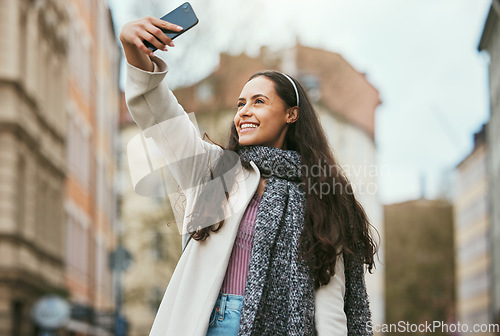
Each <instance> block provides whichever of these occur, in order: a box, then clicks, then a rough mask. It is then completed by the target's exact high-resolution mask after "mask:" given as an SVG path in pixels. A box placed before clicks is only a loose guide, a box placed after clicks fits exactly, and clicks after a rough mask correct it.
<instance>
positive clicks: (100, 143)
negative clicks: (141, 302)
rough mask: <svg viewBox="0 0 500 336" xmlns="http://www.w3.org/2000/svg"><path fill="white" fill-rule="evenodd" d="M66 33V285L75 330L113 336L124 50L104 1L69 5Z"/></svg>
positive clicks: (75, 1)
mask: <svg viewBox="0 0 500 336" xmlns="http://www.w3.org/2000/svg"><path fill="white" fill-rule="evenodd" d="M65 10H66V11H67V13H68V14H67V15H68V17H69V18H70V19H69V20H68V22H67V28H66V30H67V34H68V50H67V55H68V81H67V95H66V97H67V98H66V102H65V104H66V105H65V108H66V111H65V112H66V113H67V123H66V124H67V130H68V132H67V151H66V153H67V158H66V159H67V179H66V199H65V203H64V209H65V215H66V216H65V218H66V277H65V280H66V286H67V288H68V290H69V292H70V301H71V303H72V307H73V310H72V312H73V314H72V318H71V321H70V323H69V325H68V330H70V331H71V332H72V333H74V334H75V335H76V334H78V335H94V334H96V333H99V334H100V335H111V334H112V333H114V328H115V292H114V291H115V288H114V279H113V273H112V270H111V267H110V266H111V265H110V263H109V260H110V254H111V252H112V251H113V250H114V249H115V248H116V247H117V245H116V224H117V221H116V196H115V190H114V179H115V170H116V154H115V153H116V149H117V140H118V138H117V137H118V113H119V102H120V90H119V87H118V84H119V63H120V49H119V48H118V44H117V41H116V37H115V32H114V28H113V20H112V18H111V12H110V10H109V8H108V6H107V2H106V1H105V0H99V1H92V2H90V1H84V0H73V1H67V2H65Z"/></svg>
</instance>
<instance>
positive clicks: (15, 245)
mask: <svg viewBox="0 0 500 336" xmlns="http://www.w3.org/2000/svg"><path fill="white" fill-rule="evenodd" d="M0 25H1V27H2V31H1V33H0V40H1V42H2V44H3V45H4V46H8V47H5V48H2V49H1V51H0V96H1V97H2V99H0V104H1V109H0V156H1V162H2V166H1V174H0V190H1V192H0V208H1V210H0V251H1V255H2V258H1V261H0V263H1V267H0V292H1V295H0V334H2V335H4V334H5V335H37V334H38V330H37V328H36V326H34V325H33V322H31V317H30V310H31V308H32V306H33V304H34V302H35V301H36V300H37V299H38V298H40V297H41V296H43V295H44V294H48V293H50V294H57V295H59V296H62V297H64V298H65V299H67V300H68V301H69V303H70V304H71V319H70V321H69V324H68V325H67V327H66V328H65V330H62V331H60V334H61V335H97V334H99V335H111V334H112V333H113V331H114V328H115V302H114V301H115V300H114V298H115V293H114V286H113V280H114V279H113V277H112V272H111V270H110V268H109V265H108V264H109V263H108V259H109V253H110V251H112V249H113V248H114V247H115V244H116V240H115V224H116V218H115V195H114V188H113V186H114V175H115V172H114V170H115V154H114V153H115V140H116V139H115V137H116V135H117V130H116V128H117V117H118V103H119V89H118V67H119V61H120V53H119V48H118V45H117V42H116V39H115V35H114V31H113V25H112V19H111V15H110V11H109V8H108V7H107V3H106V1H104V0H99V1H93V2H89V1H81V0H72V1H60V0H46V1H28V0H21V1H20V0H4V1H2V6H1V8H0Z"/></svg>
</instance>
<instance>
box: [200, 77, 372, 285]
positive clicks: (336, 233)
mask: <svg viewBox="0 0 500 336" xmlns="http://www.w3.org/2000/svg"><path fill="white" fill-rule="evenodd" d="M259 76H265V77H267V78H268V79H270V80H272V81H273V82H274V87H275V90H276V93H277V94H278V96H279V97H280V98H281V99H282V100H283V101H284V102H285V104H286V106H287V108H288V107H293V106H296V102H297V98H296V94H295V89H294V88H293V85H292V83H291V82H290V81H289V79H287V78H286V77H285V76H284V75H283V74H282V73H280V72H278V71H271V70H269V71H262V72H258V73H255V74H254V75H252V76H251V77H250V79H249V80H248V81H250V80H252V79H254V78H256V77H259ZM291 78H292V77H291ZM293 81H294V83H295V85H296V86H297V89H298V92H299V101H300V106H299V118H298V119H297V121H296V122H295V123H292V124H289V128H288V131H287V133H286V136H285V140H284V148H286V149H287V150H295V151H297V152H298V153H299V154H300V155H301V165H302V168H301V170H302V180H303V181H302V182H303V185H304V190H305V191H306V209H305V218H304V229H303V232H302V234H301V238H300V242H299V244H300V246H299V251H300V256H301V257H302V258H303V259H304V260H305V261H306V262H307V263H308V264H309V265H310V267H311V270H312V272H313V274H314V281H315V287H316V288H318V287H319V286H322V285H326V284H328V283H329V282H330V278H331V277H332V276H333V275H334V274H335V271H334V270H335V264H336V261H337V257H338V256H339V255H340V254H342V253H344V254H346V255H349V256H350V257H352V258H354V259H357V260H358V261H360V262H362V263H364V264H366V265H367V267H368V271H369V272H370V273H372V269H373V268H374V267H375V262H374V255H375V254H376V253H377V249H378V247H377V244H376V243H375V241H374V239H373V237H372V232H371V230H370V228H373V229H374V230H375V231H376V229H375V228H374V227H373V226H372V225H371V224H370V222H369V220H368V217H367V215H366V213H365V211H364V209H363V207H362V206H361V204H360V203H359V202H358V200H357V199H356V197H355V196H354V192H353V189H352V186H351V183H350V182H349V180H348V178H347V177H346V175H345V173H344V171H343V170H342V168H341V167H340V165H339V164H338V163H337V161H336V160H335V158H334V155H333V153H332V151H331V149H330V146H329V143H328V140H327V137H326V135H325V132H324V130H323V128H322V126H321V123H320V121H319V117H318V115H317V114H316V112H315V110H314V108H313V106H312V104H311V102H310V101H309V98H308V96H307V93H306V91H305V90H304V88H303V87H302V85H301V84H300V82H298V81H297V80H296V79H293ZM231 124H232V125H231V133H230V136H229V140H228V143H227V146H226V147H225V148H224V147H222V146H220V145H219V146H220V147H222V148H224V149H225V150H224V153H226V154H227V153H229V152H232V154H233V155H222V156H223V157H226V158H228V159H220V160H219V161H218V163H217V164H216V165H215V168H214V169H212V168H211V169H210V179H214V178H220V177H222V176H223V175H224V173H226V172H227V171H228V170H229V169H230V168H231V167H234V164H235V162H234V160H235V157H237V155H234V152H237V150H238V149H239V148H240V147H241V146H240V144H239V137H238V132H237V130H236V126H235V125H234V122H232V123H231ZM205 136H206V134H205ZM247 166H248V165H247ZM313 167H314V168H315V170H314V171H313V169H312V168H313ZM318 172H320V173H318ZM233 182H234V181H225V186H224V188H225V189H224V190H225V197H226V199H225V200H214V199H213V193H208V192H207V193H206V195H205V196H206V198H205V202H200V204H201V205H200V206H197V209H196V210H195V211H196V213H194V214H193V215H194V217H193V218H198V223H202V222H205V223H210V220H214V221H211V223H216V224H213V225H211V226H206V225H205V226H203V225H196V224H192V225H191V230H190V232H191V233H190V235H191V237H192V238H193V239H195V240H201V241H203V240H205V239H207V237H208V236H209V235H210V232H217V231H219V230H220V228H221V227H222V226H223V224H224V220H222V221H218V220H219V219H220V218H224V217H221V211H222V210H221V208H222V204H223V203H224V202H225V201H226V200H227V199H228V198H229V194H228V191H229V190H230V186H231V185H232V183H233ZM317 186H321V188H322V189H321V191H320V190H318V187H317ZM327 186H328V188H329V189H328V190H329V192H327V193H323V190H324V189H326V187H327ZM217 205H221V206H217ZM207 221H208V222H207ZM196 222H197V221H193V223H196Z"/></svg>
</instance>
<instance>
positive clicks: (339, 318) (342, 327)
mask: <svg viewBox="0 0 500 336" xmlns="http://www.w3.org/2000/svg"><path fill="white" fill-rule="evenodd" d="M344 296H345V274H344V260H343V256H342V254H340V256H339V257H338V259H337V263H336V264H335V275H334V276H332V278H331V279H330V282H329V283H328V284H327V285H325V286H321V287H320V288H318V289H317V290H316V299H315V311H316V312H315V324H316V331H317V332H318V336H346V335H347V318H346V315H345V313H344Z"/></svg>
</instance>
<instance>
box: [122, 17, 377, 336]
mask: <svg viewBox="0 0 500 336" xmlns="http://www.w3.org/2000/svg"><path fill="white" fill-rule="evenodd" d="M160 28H164V29H169V30H173V31H179V30H181V29H182V28H181V27H178V26H175V25H173V24H171V23H169V22H166V21H162V20H160V19H156V18H151V17H147V18H143V19H140V20H137V21H133V22H130V23H127V24H126V25H125V26H124V27H123V28H122V31H121V32H120V41H121V42H122V45H123V49H124V51H125V55H126V58H127V62H128V71H127V85H126V90H125V93H126V99H127V104H128V107H129V110H130V113H131V114H132V116H133V118H134V120H135V121H136V123H137V124H138V125H139V126H140V127H141V129H142V130H143V133H144V135H145V136H146V137H149V138H152V139H153V141H154V142H155V143H156V145H157V147H158V149H159V150H160V151H161V153H162V154H163V156H164V157H165V159H166V161H167V162H168V165H169V168H170V170H171V172H172V174H173V175H174V177H175V178H176V180H177V181H178V182H179V185H180V187H181V188H182V190H183V191H184V192H186V199H187V203H186V204H187V205H186V209H187V211H186V216H185V218H184V227H186V228H187V230H188V232H189V234H190V237H191V238H192V239H191V240H190V241H189V243H188V244H187V245H186V246H185V249H184V251H183V254H182V256H181V258H180V260H179V262H178V264H177V266H176V269H175V271H174V274H173V275H172V278H171V280H170V282H169V285H168V287H167V290H166V292H165V296H164V297H163V300H162V303H161V305H160V308H159V310H158V313H157V316H156V319H155V321H154V324H153V328H152V330H151V335H158V336H159V335H200V336H204V335H259V336H261V335H320V336H331V335H356V336H359V335H371V333H370V332H369V331H368V328H367V323H369V322H370V310H369V306H368V299H367V295H366V288H365V282H364V264H366V265H368V269H369V270H370V271H371V270H372V268H373V266H374V254H375V253H376V245H375V243H374V241H373V239H372V237H371V235H370V224H369V222H368V219H367V216H366V214H365V212H364V210H363V208H362V207H361V205H360V204H359V203H358V201H357V200H356V199H355V197H354V195H353V191H352V188H351V186H350V183H349V182H348V180H347V179H346V177H345V176H344V174H343V172H342V171H341V169H340V167H339V166H338V164H337V163H336V161H335V159H334V157H333V155H332V152H331V150H330V148H329V145H328V142H327V139H326V136H325V134H324V132H323V130H322V128H321V125H320V123H319V119H318V116H317V115H316V113H315V111H314V109H313V107H312V105H311V103H310V102H309V99H308V97H307V94H306V92H305V91H304V89H303V88H302V86H301V85H300V83H299V82H297V81H296V80H294V79H293V78H291V77H290V76H288V75H285V74H282V73H280V72H277V71H265V72H259V73H257V74H255V75H253V76H252V77H251V78H250V80H249V81H248V82H247V83H246V84H245V86H244V87H243V89H242V91H241V94H240V97H239V98H238V99H237V102H236V105H237V106H236V113H235V117H234V121H233V123H232V125H231V135H230V138H229V142H228V146H227V148H226V149H225V150H224V149H222V148H221V147H220V146H218V145H214V144H210V143H208V142H205V141H203V140H202V139H201V138H200V137H199V136H198V133H197V130H196V128H195V126H194V125H193V124H192V123H191V122H190V120H189V118H188V117H187V114H186V113H185V111H184V109H183V108H182V106H181V105H179V104H178V103H177V100H176V98H175V97H174V95H173V94H172V92H171V91H170V90H169V89H168V87H167V85H166V83H165V81H163V78H164V77H165V75H166V72H167V66H166V64H165V63H164V62H163V61H162V60H161V59H159V58H157V57H155V56H154V55H153V53H152V52H151V51H150V50H149V49H147V48H146V47H145V46H144V43H143V40H146V41H149V42H150V43H152V44H154V45H155V46H156V47H157V48H158V49H159V50H164V51H166V50H167V45H168V46H171V47H173V46H174V45H173V43H172V41H171V40H170V39H169V38H168V37H167V36H166V35H165V34H163V33H162V31H161V30H160ZM235 158H236V159H235ZM314 168H315V170H313V169H314ZM318 172H319V174H318ZM326 186H328V190H329V192H327V193H324V190H325V187H326Z"/></svg>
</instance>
